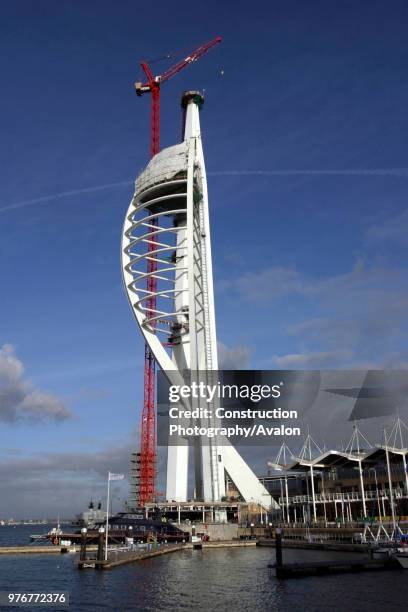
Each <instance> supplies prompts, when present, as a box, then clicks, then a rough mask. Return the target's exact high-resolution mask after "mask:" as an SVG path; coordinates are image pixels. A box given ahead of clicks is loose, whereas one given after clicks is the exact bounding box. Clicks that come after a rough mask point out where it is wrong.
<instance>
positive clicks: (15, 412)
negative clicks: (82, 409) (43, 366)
mask: <svg viewBox="0 0 408 612" xmlns="http://www.w3.org/2000/svg"><path fill="white" fill-rule="evenodd" d="M71 416H72V414H71V412H70V411H69V410H68V409H67V408H66V406H65V405H64V403H63V402H62V401H61V400H60V399H59V398H58V397H56V396H55V395H52V394H51V393H46V392H44V391H41V390H40V389H37V388H36V387H35V386H34V385H33V384H32V383H31V382H30V380H28V379H27V378H25V376H24V365H23V363H22V362H21V361H20V360H19V359H18V357H17V356H16V354H15V350H14V347H13V346H12V345H10V344H4V345H3V346H2V347H1V348H0V422H3V423H15V422H16V421H23V420H32V421H37V422H44V421H64V420H65V419H68V418H70V417H71Z"/></svg>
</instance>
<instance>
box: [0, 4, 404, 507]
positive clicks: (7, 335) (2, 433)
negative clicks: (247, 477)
mask: <svg viewBox="0 0 408 612" xmlns="http://www.w3.org/2000/svg"><path fill="white" fill-rule="evenodd" d="M0 14H1V19H0V24H1V25H0V28H1V38H0V45H1V53H0V64H1V72H2V81H3V82H2V85H3V87H2V89H3V94H2V99H1V102H0V104H1V112H0V123H1V134H2V137H1V143H0V164H1V169H2V172H1V174H2V181H1V184H0V274H1V279H2V290H1V302H0V304H1V306H0V312H1V317H0V347H1V346H4V347H5V348H3V349H2V352H1V353H0V366H1V367H2V368H3V369H1V367H0V385H1V386H0V417H1V418H0V470H1V471H0V474H2V476H1V478H2V483H3V484H2V485H0V486H2V490H3V493H6V492H8V493H7V495H4V496H3V495H2V502H1V504H0V516H1V515H3V514H6V515H10V514H14V515H24V514H27V513H30V512H31V514H41V513H51V514H52V513H54V514H57V512H59V511H60V508H61V507H62V508H63V510H64V511H66V512H67V513H72V512H74V511H79V510H81V509H82V505H83V504H84V503H85V502H86V500H87V498H88V497H89V495H90V494H91V493H92V492H93V493H94V496H96V497H97V496H101V495H103V479H102V475H103V474H104V473H105V472H106V471H107V470H108V469H112V470H115V469H116V470H127V462H128V453H129V449H130V448H131V447H132V446H133V447H134V446H136V445H137V443H138V442H137V439H136V431H137V428H138V421H139V410H140V405H141V401H142V366H143V345H142V341H141V338H140V335H139V333H138V330H137V328H136V325H135V323H134V321H133V319H132V315H131V313H130V310H129V307H128V304H127V300H126V298H125V296H124V292H123V289H122V281H121V271H120V258H119V255H120V234H121V229H122V223H123V219H124V214H125V211H126V209H127V206H128V203H129V200H130V197H131V194H132V181H133V180H134V178H135V176H136V174H137V173H138V172H139V171H140V169H141V168H142V167H143V166H144V165H145V163H146V161H147V157H148V147H149V142H148V135H149V132H148V111H149V101H148V100H147V99H138V98H136V96H135V95H134V92H133V88H132V83H133V82H134V81H135V80H136V79H137V78H138V77H139V75H140V70H139V67H138V62H139V60H140V59H142V58H157V57H161V56H163V55H165V54H166V53H173V52H174V61H175V60H176V59H178V58H179V57H180V56H181V55H182V54H183V52H185V51H189V50H191V49H192V48H194V47H195V46H197V45H198V44H201V43H202V42H204V41H206V40H209V39H211V38H212V37H213V36H215V35H216V34H220V35H221V36H223V42H222V44H221V45H219V46H218V47H217V48H216V49H214V50H213V51H211V53H210V54H209V55H208V56H206V57H204V58H203V59H201V60H200V61H199V62H198V63H197V64H195V65H194V66H193V67H190V68H188V69H186V70H185V71H184V72H182V73H180V74H179V75H177V77H175V78H174V79H172V80H171V81H169V82H168V83H166V84H165V86H164V87H163V91H162V130H161V142H162V146H166V145H170V144H173V143H174V142H176V141H177V140H178V139H179V138H180V124H181V119H180V109H179V99H180V93H181V91H182V90H184V89H187V88H200V89H205V95H206V102H205V105H204V108H203V111H202V118H201V121H202V130H203V138H204V147H205V156H206V163H207V170H208V173H209V176H208V180H209V193H210V207H211V221H212V238H213V258H214V273H215V282H216V309H217V322H218V338H219V341H220V342H221V343H222V345H223V346H222V347H221V351H220V352H221V356H222V359H223V362H224V365H227V366H230V367H233V366H246V367H257V368H279V367H285V368H286V367H295V368H296V367H299V368H302V367H347V368H350V367H371V366H372V367H375V366H376V367H382V366H388V367H390V366H391V367H401V366H406V365H407V364H408V351H407V348H406V340H407V318H406V311H407V305H408V280H407V279H408V275H407V267H408V257H407V255H408V253H407V239H406V235H407V231H408V207H407V192H408V159H407V155H408V154H407V145H406V134H407V130H408V119H407V113H406V109H407V107H408V81H407V79H406V65H407V60H408V45H407V42H406V23H407V17H408V6H407V4H406V3H405V2H403V1H401V2H400V1H397V0H391V1H390V2H388V3H384V2H376V1H364V0H363V1H360V2H352V1H339V2H327V1H326V2H324V1H321V2H319V1H316V0H311V1H310V2H307V3H306V2H302V1H294V0H293V1H289V2H285V3H281V2H275V1H272V2H258V1H255V2H253V3H251V4H250V5H249V4H248V3H246V2H245V3H244V2H240V1H235V2H229V1H227V2H223V3H219V2H218V3H217V2H213V1H212V0H210V1H209V2H206V3H205V5H204V4H201V5H200V4H193V5H192V4H191V3H184V2H179V3H176V4H174V3H173V4H169V3H166V2H160V1H159V2H156V3H154V5H148V4H146V3H143V4H142V3H140V4H139V3H135V2H126V1H122V2H119V3H117V2H113V1H98V2H96V1H95V0H94V1H93V2H90V1H83V0H81V2H63V3H58V4H55V3H52V2H48V1H47V0H44V1H43V2H41V3H34V2H28V1H23V0H18V1H17V2H14V3H11V2H9V3H3V4H2V6H1V9H0ZM170 61H171V60H170ZM167 66H168V63H166V62H160V63H157V64H154V69H155V71H157V72H162V71H163V70H164V69H165V68H166V67H167ZM260 171H265V173H264V174H260V173H259V172H260ZM268 172H269V174H268ZM217 173H218V174H217ZM109 184H116V185H113V186H112V187H110V188H109V187H107V188H103V189H95V190H94V189H93V188H98V187H100V186H106V185H109ZM70 191H74V192H77V193H73V194H71V195H68V196H63V197H60V196H59V197H49V196H53V195H56V196H58V194H65V193H66V192H70ZM7 394H8V395H7ZM27 414H28V415H29V416H30V418H26V416H24V415H27ZM39 417H41V418H39ZM265 459H266V457H265ZM260 465H264V463H263V462H262V463H261V464H260ZM73 491H75V500H73V499H72V497H73V493H72V492H73ZM124 493H125V489H123V490H121V489H118V492H117V496H118V499H119V497H121V496H123V495H124ZM28 509H30V512H29V510H28Z"/></svg>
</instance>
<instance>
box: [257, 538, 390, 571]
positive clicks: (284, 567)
mask: <svg viewBox="0 0 408 612" xmlns="http://www.w3.org/2000/svg"><path fill="white" fill-rule="evenodd" d="M282 535H283V534H282V531H281V529H276V530H275V550H276V563H273V564H269V565H268V568H269V569H274V570H275V572H276V577H277V578H280V579H286V578H301V577H304V576H327V575H330V574H345V573H355V572H367V571H373V570H374V571H379V570H396V569H399V570H401V565H400V564H399V563H398V561H397V560H396V559H394V558H393V557H389V556H387V557H384V558H380V559H373V558H371V557H363V556H360V558H359V559H356V558H353V559H342V560H341V561H340V560H339V561H305V562H304V563H283V556H282V548H283V544H282Z"/></svg>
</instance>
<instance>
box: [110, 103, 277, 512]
mask: <svg viewBox="0 0 408 612" xmlns="http://www.w3.org/2000/svg"><path fill="white" fill-rule="evenodd" d="M184 99H185V101H186V102H185V105H186V123H185V138H184V141H183V142H182V143H180V144H178V145H175V146H173V147H169V148H167V149H164V150H162V151H161V152H160V153H158V154H157V155H156V156H155V157H154V158H153V159H152V160H151V161H150V163H149V164H148V166H147V167H146V169H145V170H144V171H143V172H142V173H141V174H140V176H139V177H138V179H137V180H136V187H135V194H134V197H133V199H132V202H131V204H130V206H129V209H128V212H127V215H126V220H125V225H124V230H123V239H122V268H123V277H124V283H125V288H126V291H127V295H128V298H129V302H130V305H131V308H132V310H133V313H134V315H135V318H136V320H137V322H138V324H139V327H140V329H141V331H142V333H143V335H144V338H145V340H146V342H147V343H148V344H149V346H150V348H151V350H152V352H153V354H154V356H155V359H156V361H157V363H158V364H159V366H160V367H161V369H162V370H164V371H165V372H166V374H167V376H168V378H169V382H170V384H182V382H183V381H182V379H181V373H182V372H183V371H185V370H188V371H189V372H190V373H191V375H192V377H193V376H194V373H195V372H198V371H199V372H200V377H201V378H200V380H202V376H203V375H204V376H205V377H206V381H205V382H208V383H210V384H211V381H212V380H213V372H214V371H215V370H217V369H218V358H217V344H216V326H215V313H214V291H213V278H212V260H211V242H210V225H209V214H208V197H207V183H206V174H205V165H204V156H203V151H202V145H201V133H200V123H199V106H200V105H201V103H202V98H201V97H200V96H198V95H197V94H196V93H194V94H189V95H188V96H187V97H185V98H184ZM149 259H150V260H152V259H153V260H154V261H155V264H156V265H155V266H154V269H153V270H151V271H150V272H148V271H147V261H148V260H149ZM149 275H151V276H154V278H155V279H156V281H157V286H156V290H155V296H156V308H155V310H154V311H152V310H150V309H148V308H147V302H148V300H149V297H150V296H151V294H150V293H149V290H148V289H146V286H147V284H146V280H147V277H148V276H149ZM203 373H204V374H203ZM200 401H201V402H203V401H204V400H200V399H199V398H197V399H196V400H194V403H193V404H192V405H191V406H190V407H192V408H195V407H200ZM203 407H204V405H203ZM205 407H206V408H209V407H210V408H211V406H208V404H205ZM199 424H200V425H206V426H209V425H214V422H208V421H207V422H205V423H204V422H203V421H202V420H201V421H200V423H199ZM194 459H195V496H196V498H197V499H202V500H205V501H221V499H222V497H223V496H224V495H225V470H226V471H227V472H228V475H229V476H230V478H231V479H232V481H233V482H234V483H235V485H236V487H237V489H238V490H239V491H240V493H241V495H242V497H243V498H244V499H245V500H247V501H254V502H255V503H261V504H262V505H263V506H265V507H268V506H270V504H271V503H272V501H271V497H270V495H269V494H268V492H267V490H266V489H265V488H264V486H263V485H262V484H261V483H260V482H259V480H258V478H257V477H256V476H255V474H254V473H253V472H252V470H251V469H250V468H249V466H248V465H247V464H246V463H245V461H244V460H243V459H242V458H241V456H240V455H239V453H238V452H237V451H236V450H235V448H234V447H233V446H232V445H231V444H230V443H229V442H228V440H226V439H224V438H223V439H220V438H210V439H207V440H206V442H205V444H204V443H202V441H201V440H200V438H198V439H197V442H196V444H195V448H194ZM187 481H188V446H187V445H186V444H185V443H184V442H183V441H182V440H180V444H179V445H176V446H174V445H169V447H168V461H167V489H166V497H167V499H168V500H169V501H172V500H175V501H186V500H187Z"/></svg>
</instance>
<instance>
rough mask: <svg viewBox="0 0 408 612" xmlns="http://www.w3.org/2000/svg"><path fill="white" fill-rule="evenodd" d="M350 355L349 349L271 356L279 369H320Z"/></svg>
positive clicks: (330, 366)
mask: <svg viewBox="0 0 408 612" xmlns="http://www.w3.org/2000/svg"><path fill="white" fill-rule="evenodd" d="M351 357H352V352H351V351H320V352H318V351H317V352H309V353H294V354H290V355H281V356H277V355H276V356H275V357H273V361H274V363H275V364H276V366H277V367H278V368H281V369H292V368H293V369H309V368H314V369H322V368H332V367H336V366H338V365H339V364H340V363H344V361H345V360H347V359H350V358H351Z"/></svg>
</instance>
